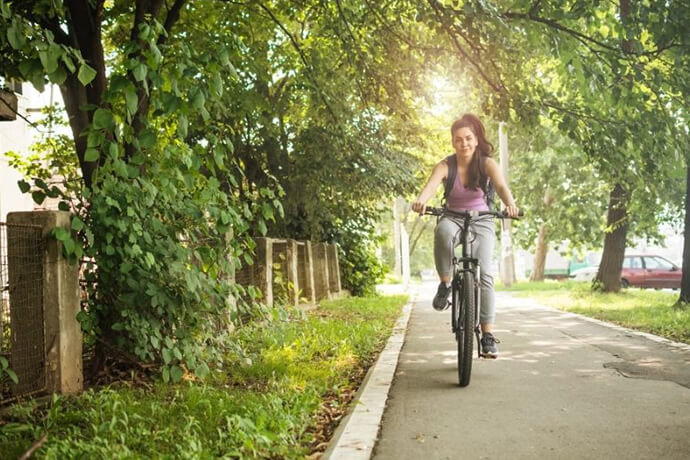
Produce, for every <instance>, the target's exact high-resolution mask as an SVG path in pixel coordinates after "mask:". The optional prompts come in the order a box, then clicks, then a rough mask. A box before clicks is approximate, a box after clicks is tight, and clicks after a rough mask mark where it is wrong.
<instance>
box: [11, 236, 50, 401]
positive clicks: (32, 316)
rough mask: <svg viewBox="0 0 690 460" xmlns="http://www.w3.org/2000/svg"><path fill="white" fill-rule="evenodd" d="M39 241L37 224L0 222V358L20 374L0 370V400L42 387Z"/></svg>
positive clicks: (41, 310) (40, 252)
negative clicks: (15, 379)
mask: <svg viewBox="0 0 690 460" xmlns="http://www.w3.org/2000/svg"><path fill="white" fill-rule="evenodd" d="M44 245H45V240H44V238H43V235H42V227H41V226H38V225H15V224H5V223H3V222H0V288H1V289H2V303H1V305H0V356H2V357H4V358H5V359H7V360H8V361H9V365H10V368H11V369H12V370H13V371H14V372H15V373H16V374H17V377H18V378H19V383H18V384H16V385H15V384H13V383H12V381H11V380H10V379H9V377H8V376H7V375H6V374H4V373H2V372H0V404H4V403H7V402H10V401H12V400H14V399H16V398H18V397H21V396H27V395H30V394H34V393H37V392H40V391H42V390H44V388H45V368H44V364H45V344H44V330H43V328H44V323H43V254H44ZM18 325H19V326H21V327H18Z"/></svg>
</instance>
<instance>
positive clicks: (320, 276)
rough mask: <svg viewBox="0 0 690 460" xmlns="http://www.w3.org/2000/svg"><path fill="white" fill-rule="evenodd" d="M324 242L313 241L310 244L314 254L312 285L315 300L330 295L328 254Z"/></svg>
mask: <svg viewBox="0 0 690 460" xmlns="http://www.w3.org/2000/svg"><path fill="white" fill-rule="evenodd" d="M327 252H328V251H327V250H326V244H325V243H315V244H313V245H312V254H313V255H314V286H315V288H316V300H321V299H327V298H329V297H330V288H329V283H328V254H327Z"/></svg>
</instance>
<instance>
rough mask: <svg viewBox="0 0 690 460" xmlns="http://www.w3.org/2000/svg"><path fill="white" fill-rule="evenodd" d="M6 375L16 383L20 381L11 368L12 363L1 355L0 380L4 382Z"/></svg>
mask: <svg viewBox="0 0 690 460" xmlns="http://www.w3.org/2000/svg"><path fill="white" fill-rule="evenodd" d="M5 376H7V377H9V379H10V380H12V382H14V384H15V385H16V384H18V383H19V378H18V377H17V374H16V373H15V372H14V371H13V370H12V369H10V363H9V361H7V358H5V357H4V356H0V382H2V380H3V378H4V377H5Z"/></svg>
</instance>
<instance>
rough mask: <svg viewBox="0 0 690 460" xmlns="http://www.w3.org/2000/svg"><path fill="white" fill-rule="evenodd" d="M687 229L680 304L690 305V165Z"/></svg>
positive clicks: (687, 186)
mask: <svg viewBox="0 0 690 460" xmlns="http://www.w3.org/2000/svg"><path fill="white" fill-rule="evenodd" d="M685 171H686V172H685V228H684V229H683V278H682V279H681V282H680V298H679V299H678V300H679V302H685V303H690V163H689V164H688V166H686V168H685Z"/></svg>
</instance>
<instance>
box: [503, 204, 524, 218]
mask: <svg viewBox="0 0 690 460" xmlns="http://www.w3.org/2000/svg"><path fill="white" fill-rule="evenodd" d="M504 212H505V213H506V214H507V215H508V216H509V217H512V218H513V219H514V218H516V217H518V215H519V214H520V209H518V207H517V206H506V208H505V210H504Z"/></svg>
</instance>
